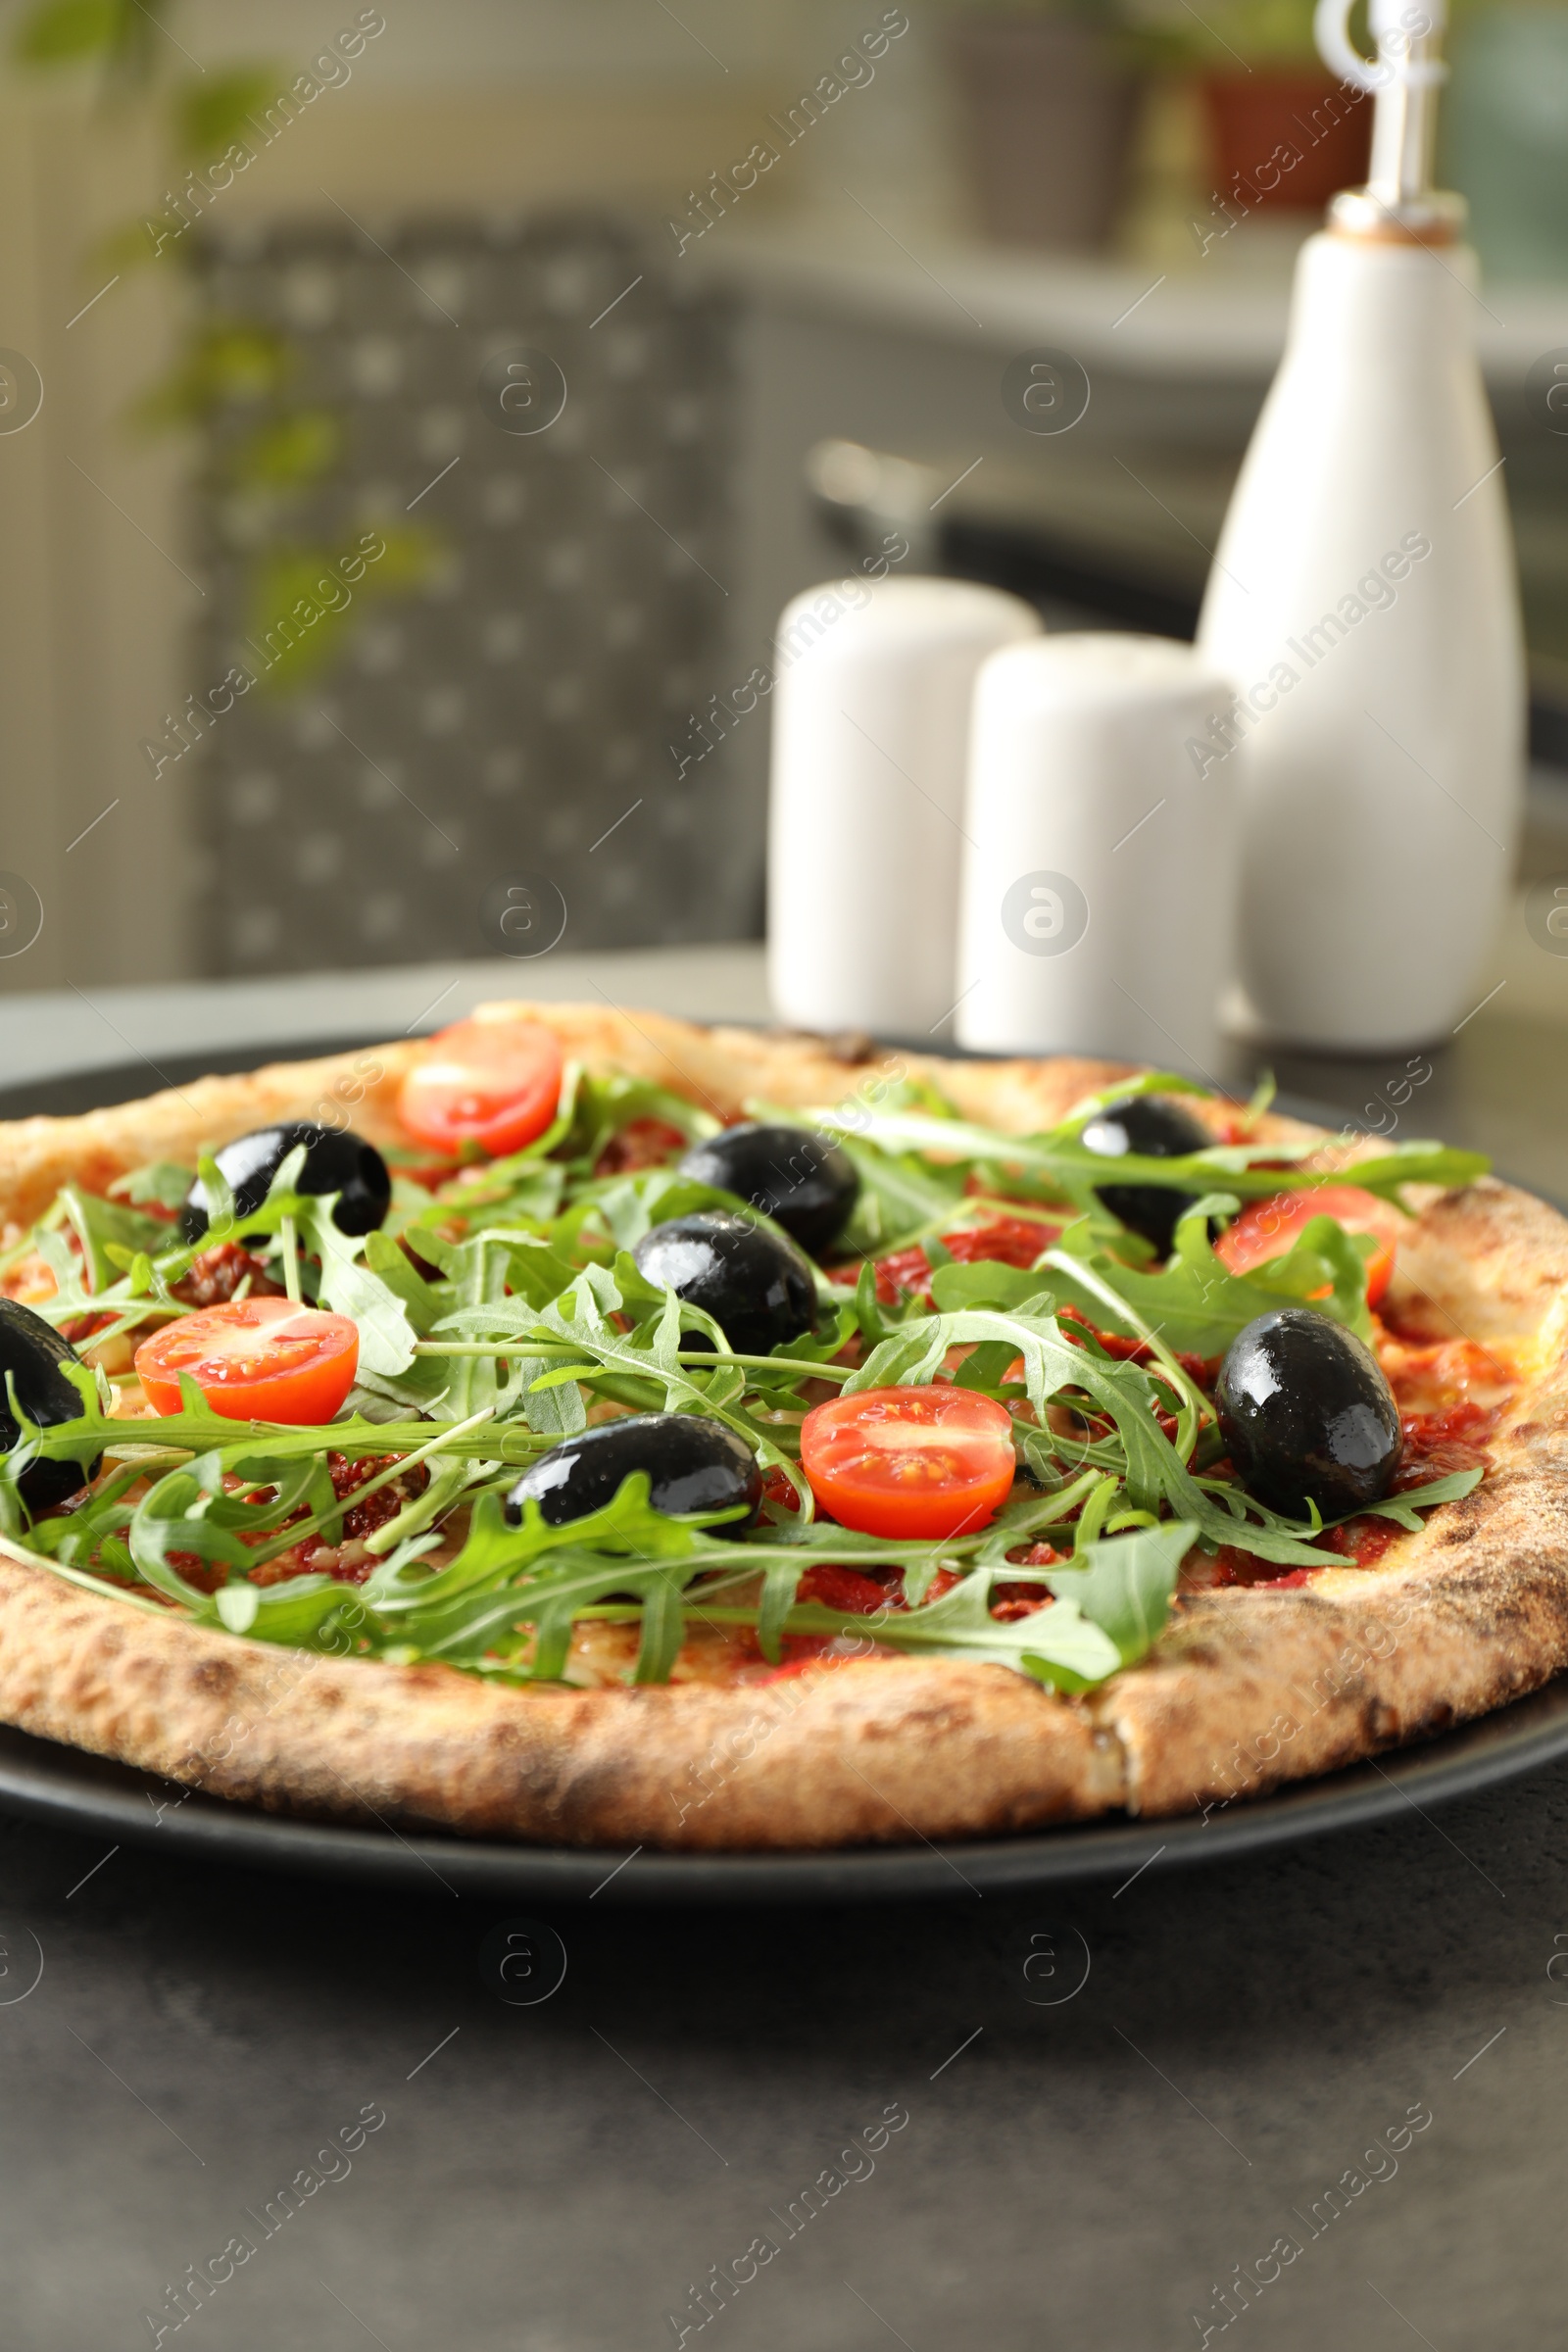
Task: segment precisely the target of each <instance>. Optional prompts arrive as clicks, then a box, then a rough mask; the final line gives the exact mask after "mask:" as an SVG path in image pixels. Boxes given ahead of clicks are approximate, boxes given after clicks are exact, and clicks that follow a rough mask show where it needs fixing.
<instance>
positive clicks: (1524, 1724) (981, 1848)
mask: <svg viewBox="0 0 1568 2352" xmlns="http://www.w3.org/2000/svg"><path fill="white" fill-rule="evenodd" d="M364 1042H366V1041H363V1040H360V1039H357V1038H356V1039H350V1040H346V1041H344V1043H343V1045H342V1047H341V1048H338V1047H336V1046H334V1045H331V1044H325V1045H323V1044H319V1043H317V1042H316V1041H312V1042H311V1043H310V1044H308V1045H304V1046H301V1045H298V1044H294V1045H290V1044H288V1043H284V1044H281V1045H276V1046H250V1047H244V1048H241V1049H239V1050H237V1051H230V1052H229V1053H227V1054H222V1055H213V1054H205V1055H178V1056H174V1057H166V1059H165V1062H164V1065H163V1067H164V1068H165V1069H166V1070H167V1071H168V1073H169V1075H170V1077H171V1079H172V1081H173V1082H174V1083H175V1084H179V1083H183V1082H188V1081H189V1080H191V1079H193V1078H196V1077H199V1076H201V1075H203V1074H204V1073H205V1072H206V1071H209V1070H214V1069H218V1070H222V1069H232V1070H244V1069H252V1068H255V1067H257V1066H258V1065H259V1064H260V1063H262V1062H264V1061H268V1060H288V1059H295V1058H302V1057H304V1056H306V1055H309V1056H310V1057H312V1058H315V1057H316V1056H317V1055H318V1054H325V1053H330V1052H334V1051H339V1050H341V1051H344V1052H348V1051H350V1050H352V1049H354V1048H357V1047H358V1046H359V1045H361V1044H362V1043H364ZM146 1092H147V1073H146V1071H145V1069H144V1068H143V1066H142V1065H141V1064H139V1063H121V1064H117V1065H115V1066H114V1067H112V1068H104V1069H96V1070H89V1071H82V1072H79V1073H76V1074H73V1076H72V1077H70V1078H67V1079H62V1080H58V1081H55V1082H53V1083H51V1084H48V1085H38V1084H34V1085H29V1086H25V1087H14V1088H10V1089H5V1090H0V1118H21V1117H25V1116H27V1115H29V1114H31V1113H34V1112H37V1111H40V1110H46V1111H49V1112H52V1113H55V1114H57V1115H58V1114H59V1113H61V1112H66V1111H78V1110H89V1109H92V1108H94V1107H96V1106H97V1105H98V1104H100V1103H116V1102H122V1101H126V1100H131V1099H133V1098H135V1097H136V1096H138V1095H141V1094H145V1093H146ZM1279 1107H1280V1108H1281V1109H1282V1110H1286V1111H1289V1112H1291V1113H1293V1114H1294V1115H1295V1116H1297V1117H1299V1118H1305V1119H1312V1120H1314V1121H1315V1122H1317V1123H1318V1124H1320V1125H1324V1126H1330V1127H1333V1126H1338V1125H1340V1124H1341V1123H1342V1114H1341V1113H1340V1112H1339V1111H1337V1110H1336V1109H1334V1108H1333V1107H1332V1106H1331V1105H1329V1104H1326V1103H1305V1102H1299V1101H1295V1100H1292V1099H1288V1098H1286V1097H1283V1096H1282V1097H1281V1098H1280V1103H1279ZM1565 1755H1568V1677H1565V1678H1562V1679H1560V1680H1559V1681H1557V1682H1555V1683H1553V1684H1550V1685H1549V1686H1548V1687H1547V1688H1546V1689H1545V1690H1544V1691H1537V1692H1536V1693H1535V1694H1534V1695H1533V1696H1531V1697H1529V1698H1525V1699H1521V1700H1519V1701H1517V1702H1516V1703H1515V1704H1514V1705H1513V1706H1511V1707H1507V1708H1504V1709H1502V1710H1501V1711H1499V1712H1498V1713H1496V1714H1493V1715H1487V1716H1484V1717H1482V1718H1481V1720H1480V1721H1479V1722H1476V1723H1471V1724H1465V1725H1462V1726H1461V1727H1460V1729H1459V1730H1457V1731H1454V1732H1449V1733H1447V1734H1446V1736H1445V1737H1444V1738H1443V1739H1441V1740H1431V1741H1429V1742H1427V1743H1426V1744H1424V1745H1422V1746H1420V1747H1413V1748H1406V1749H1402V1750H1400V1751H1398V1752H1397V1753H1395V1754H1391V1755H1389V1756H1387V1757H1385V1758H1384V1759H1382V1760H1381V1761H1379V1762H1377V1763H1367V1764H1358V1765H1354V1766H1352V1767H1351V1768H1350V1770H1348V1771H1347V1772H1339V1773H1334V1774H1332V1775H1330V1776H1329V1777H1327V1778H1325V1779H1318V1780H1313V1781H1303V1782H1299V1783H1297V1784H1294V1785H1292V1786H1291V1787H1288V1788H1285V1789H1279V1790H1278V1791H1277V1792H1276V1793H1275V1794H1274V1795H1272V1796H1265V1797H1258V1798H1255V1799H1253V1800H1252V1801H1251V1802H1250V1803H1243V1804H1238V1805H1236V1806H1234V1807H1230V1806H1211V1807H1210V1808H1209V1810H1208V1813H1207V1815H1206V1817H1204V1816H1199V1817H1196V1818H1195V1817H1193V1816H1191V1815H1186V1816H1183V1817H1181V1818H1179V1819H1177V1820H1174V1821H1166V1822H1140V1821H1129V1820H1125V1819H1124V1820H1116V1821H1110V1822H1101V1823H1092V1824H1088V1825H1085V1826H1082V1827H1072V1828H1064V1829H1058V1830H1048V1831H1042V1832H1038V1833H1034V1834H1031V1835H1026V1836H1021V1837H1015V1838H987V1839H984V1840H979V1841H975V1842H970V1843H963V1844H957V1845H952V1846H939V1845H933V1844H931V1843H929V1842H922V1843H920V1844H918V1845H909V1846H895V1847H874V1848H872V1847H858V1848H855V1849H853V1850H851V1851H849V1852H844V1853H826V1854H662V1853H650V1852H648V1851H646V1850H645V1849H643V1848H640V1847H639V1848H638V1849H636V1850H635V1852H634V1853H632V1854H631V1855H629V1856H628V1855H626V1854H622V1853H613V1852H612V1853H604V1852H598V1851H595V1852H592V1853H581V1852H576V1851H568V1850H564V1849H562V1848H559V1847H544V1846H526V1845H496V1844H489V1843H484V1842H481V1841H479V1840H477V1839H469V1838H453V1837H446V1836H436V1835H426V1834H423V1833H416V1834H412V1835H405V1834H404V1833H403V1832H402V1831H400V1830H397V1829H394V1828H392V1827H391V1826H390V1825H388V1826H387V1827H385V1828H383V1829H347V1828H341V1827H338V1826H336V1825H334V1824H331V1823H321V1822H306V1821H294V1820H290V1819H288V1818H287V1817H285V1816H283V1815H279V1814H270V1813H262V1812H258V1811H255V1810H253V1809H252V1808H251V1807H249V1806H246V1805H235V1804H229V1803H227V1802H225V1801H224V1800H223V1799H221V1798H219V1797H210V1796H205V1795H203V1794H201V1793H200V1791H197V1790H190V1789H180V1788H179V1787H177V1786H176V1785H174V1784H172V1783H170V1782H167V1781H161V1780H159V1779H158V1778H157V1777H156V1776H155V1775H153V1774H150V1773H142V1772H135V1771H132V1770H131V1769H130V1767H129V1766H127V1765H123V1764H117V1763H113V1762H111V1761H110V1760H108V1759H107V1758H105V1757H101V1756H89V1755H85V1754H83V1753H82V1752H81V1751H80V1750H79V1749H77V1748H73V1747H62V1746H59V1745H57V1743H56V1742H55V1741H54V1740H35V1739H32V1738H30V1737H29V1736H28V1735H27V1734H26V1733H25V1732H19V1731H14V1730H12V1729H10V1728H9V1727H7V1726H3V1725H0V1808H3V1809H5V1810H6V1811H9V1812H13V1813H21V1814H25V1815H27V1816H29V1817H31V1818H32V1819H34V1820H42V1821H48V1822H53V1823H55V1824H57V1825H58V1826H59V1827H61V1828H68V1829H73V1830H76V1831H87V1830H92V1831H96V1832H98V1833H99V1834H100V1835H101V1836H103V1837H105V1838H108V1839H110V1840H111V1843H112V1844H120V1843H122V1842H127V1841H128V1842H134V1843H137V1844H157V1843H159V1842H161V1841H162V1842H167V1843H170V1844H172V1845H173V1846H174V1847H175V1848H176V1849H179V1850H182V1851H184V1852H185V1853H187V1854H190V1855H193V1856H194V1855H202V1856H205V1857H207V1858H209V1859H212V1860H214V1861H222V1862H231V1863H248V1864H251V1865H253V1866H255V1867H256V1868H259V1869H267V1870H284V1871H290V1870H305V1871H318V1872H322V1873H330V1874H331V1875H333V1876H335V1877H337V1878H350V1879H359V1880H364V1881H367V1882H371V1883H377V1884H383V1885H386V1884H391V1885H397V1886H400V1887H403V1888H405V1889H406V1890H407V1891H409V1892H411V1893H419V1892H423V1893H427V1894H433V1895H437V1896H440V1895H443V1894H445V1895H453V1894H482V1895H496V1896H513V1895H517V1896H531V1897H536V1898H540V1899H550V1900H555V1901H557V1902H577V1901H591V1900H595V1899H603V1900H604V1901H606V1902H623V1903H624V1902H631V1903H683V1904H684V1903H695V1904H713V1903H808V1902H834V1903H843V1902H885V1901H899V1900H912V1899H921V1900H931V1899H932V1898H934V1897H939V1896H945V1895H946V1896H956V1897H961V1898H967V1897H970V1896H972V1895H973V1894H975V1893H976V1892H978V1891H982V1890H984V1889H985V1888H988V1887H990V1888H994V1889H999V1890H1005V1889H1009V1888H1010V1889H1013V1890H1015V1891H1018V1892H1024V1891H1026V1890H1028V1889H1030V1888H1033V1887H1051V1886H1061V1885H1066V1884H1070V1883H1072V1882H1073V1881H1083V1880H1090V1879H1101V1880H1104V1879H1115V1880H1118V1881H1122V1882H1125V1881H1128V1880H1131V1879H1132V1878H1134V1877H1136V1876H1137V1875H1138V1874H1139V1873H1140V1872H1142V1871H1144V1870H1170V1869H1174V1868H1176V1867H1178V1866H1180V1865H1182V1864H1184V1863H1187V1864H1190V1863H1198V1862H1208V1861H1215V1862H1217V1861H1220V1860H1222V1859H1225V1858H1227V1857H1233V1856H1235V1855H1237V1854H1242V1853H1248V1852H1254V1851H1256V1850H1257V1849H1258V1848H1260V1847H1269V1846H1277V1845H1284V1844H1289V1843H1292V1842H1294V1841H1295V1840H1296V1839H1298V1838H1312V1837H1318V1836H1321V1835H1322V1834H1324V1833H1325V1832H1327V1831H1330V1830H1339V1829H1354V1828H1360V1827H1363V1826H1365V1825H1367V1824H1369V1823H1372V1822H1377V1821H1385V1820H1388V1819H1390V1818H1399V1817H1402V1816H1404V1815H1405V1814H1407V1813H1409V1812H1410V1811H1412V1810H1420V1811H1425V1810H1426V1809H1427V1808H1428V1807H1430V1806H1432V1805H1435V1804H1441V1803H1443V1802H1445V1801H1446V1799H1448V1798H1452V1797H1457V1796H1467V1795H1470V1794H1472V1793H1473V1792H1474V1791H1475V1790H1476V1789H1485V1788H1488V1787H1490V1786H1491V1785H1492V1784H1493V1783H1495V1782H1497V1781H1505V1780H1512V1779H1515V1778H1518V1777H1519V1776H1521V1775H1523V1774H1527V1773H1532V1772H1539V1771H1541V1770H1543V1769H1544V1767H1545V1766H1547V1765H1549V1764H1552V1763H1554V1762H1555V1761H1556V1760H1557V1758H1558V1757H1560V1756H1565Z"/></svg>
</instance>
